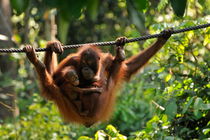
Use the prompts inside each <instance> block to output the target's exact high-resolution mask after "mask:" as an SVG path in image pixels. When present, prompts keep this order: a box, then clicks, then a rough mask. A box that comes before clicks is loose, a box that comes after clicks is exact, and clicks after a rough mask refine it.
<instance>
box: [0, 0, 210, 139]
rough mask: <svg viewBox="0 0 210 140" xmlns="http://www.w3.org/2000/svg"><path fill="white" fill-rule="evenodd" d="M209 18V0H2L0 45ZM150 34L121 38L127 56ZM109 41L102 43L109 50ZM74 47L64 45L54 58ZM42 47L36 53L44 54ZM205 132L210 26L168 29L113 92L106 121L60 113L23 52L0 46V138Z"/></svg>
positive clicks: (209, 105) (209, 108)
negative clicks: (72, 120) (85, 121)
mask: <svg viewBox="0 0 210 140" xmlns="http://www.w3.org/2000/svg"><path fill="white" fill-rule="evenodd" d="M205 23H210V0H87V1H86V0H77V1H74V0H10V1H9V0H0V48H23V46H24V45H25V44H31V45H33V46H34V47H42V48H43V47H45V45H46V43H47V41H49V40H54V39H58V40H60V41H61V42H62V43H63V44H78V43H88V42H100V41H110V40H115V39H116V38H117V37H119V36H126V37H128V38H135V37H139V36H143V35H147V34H153V33H159V32H160V31H162V30H163V29H167V28H172V27H173V28H174V29H182V28H186V27H189V26H195V25H199V24H205ZM155 40H156V39H149V40H146V41H141V42H134V43H129V44H126V47H125V50H126V56H127V57H130V56H132V55H135V54H137V53H138V52H139V51H142V50H143V49H144V48H147V47H149V46H150V45H151V44H152V43H153V42H154V41H155ZM113 48H114V47H102V49H103V50H104V51H106V52H110V53H113V52H114V49H113ZM75 51H76V50H74V49H71V50H66V51H65V53H64V54H62V55H60V56H59V59H62V58H64V57H65V56H66V55H67V54H69V53H71V52H75ZM43 54H44V53H38V55H39V58H40V59H42V58H43ZM208 138H210V28H206V29H200V30H194V31H189V32H185V33H180V34H176V35H173V36H172V37H171V38H170V39H169V41H168V42H167V43H166V45H165V46H164V47H163V48H162V49H161V51H159V52H158V53H157V55H155V57H153V58H152V59H151V60H150V63H149V64H148V65H147V66H146V67H145V68H144V69H143V70H141V72H139V73H138V74H137V76H134V77H133V79H132V80H131V81H130V82H129V83H126V84H124V85H123V89H122V90H120V91H119V92H118V100H117V104H116V107H115V111H114V113H113V116H112V118H111V120H110V121H108V122H105V123H100V124H97V125H95V126H93V127H91V128H86V127H83V126H80V125H76V124H67V123H65V122H63V121H62V119H61V117H60V115H59V113H58V111H57V109H56V107H55V106H54V105H53V103H52V102H49V101H46V100H44V99H43V98H42V97H41V96H40V92H39V88H38V82H37V78H36V74H35V71H34V69H33V67H32V65H31V64H30V63H29V61H28V60H27V58H26V56H25V54H24V53H12V54H3V53H1V54H0V139H1V140H7V139H9V140H13V139H18V140H19V139H20V140H35V139H36V140H67V139H73V140H74V139H80V140H91V139H100V140H105V139H113V140H121V139H122V140H123V139H130V140H134V139H136V140H139V139H148V140H149V139H162V140H175V139H176V140H182V139H208Z"/></svg>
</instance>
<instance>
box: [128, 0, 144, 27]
mask: <svg viewBox="0 0 210 140" xmlns="http://www.w3.org/2000/svg"><path fill="white" fill-rule="evenodd" d="M126 2H127V11H128V14H129V17H130V19H131V21H132V23H133V24H134V25H135V26H136V28H137V29H138V30H139V31H144V30H145V26H144V24H145V17H144V15H143V13H142V12H138V11H137V10H136V9H135V7H134V6H133V5H132V2H131V1H130V0H126Z"/></svg>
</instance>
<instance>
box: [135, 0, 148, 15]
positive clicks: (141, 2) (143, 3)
mask: <svg viewBox="0 0 210 140" xmlns="http://www.w3.org/2000/svg"><path fill="white" fill-rule="evenodd" d="M133 2H134V3H135V5H136V7H137V10H139V11H141V12H143V10H144V9H146V8H147V5H148V1H147V0H133Z"/></svg>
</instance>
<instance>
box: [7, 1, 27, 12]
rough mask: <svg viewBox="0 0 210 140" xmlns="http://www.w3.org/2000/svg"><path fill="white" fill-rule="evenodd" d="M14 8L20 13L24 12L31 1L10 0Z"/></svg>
mask: <svg viewBox="0 0 210 140" xmlns="http://www.w3.org/2000/svg"><path fill="white" fill-rule="evenodd" d="M10 2H11V5H12V8H13V9H15V11H16V12H17V14H18V15H20V14H21V13H23V12H24V11H25V10H26V8H27V6H28V3H29V0H10Z"/></svg>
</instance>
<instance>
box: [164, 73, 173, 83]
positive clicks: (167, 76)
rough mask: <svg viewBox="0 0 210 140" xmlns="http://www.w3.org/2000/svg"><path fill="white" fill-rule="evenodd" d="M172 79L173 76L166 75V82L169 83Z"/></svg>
mask: <svg viewBox="0 0 210 140" xmlns="http://www.w3.org/2000/svg"><path fill="white" fill-rule="evenodd" d="M171 77H172V75H171V74H168V75H166V77H165V82H168V81H169V80H170V79H171Z"/></svg>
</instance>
